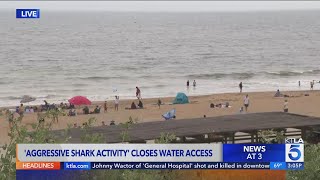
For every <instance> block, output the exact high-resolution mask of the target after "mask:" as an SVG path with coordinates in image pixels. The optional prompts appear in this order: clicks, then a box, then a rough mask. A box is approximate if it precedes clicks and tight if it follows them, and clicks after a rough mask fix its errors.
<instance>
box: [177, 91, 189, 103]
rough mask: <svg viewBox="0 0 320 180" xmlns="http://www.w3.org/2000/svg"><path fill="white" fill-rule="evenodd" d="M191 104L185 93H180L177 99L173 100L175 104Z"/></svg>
mask: <svg viewBox="0 0 320 180" xmlns="http://www.w3.org/2000/svg"><path fill="white" fill-rule="evenodd" d="M187 103H189V99H188V96H187V95H186V94H185V93H181V92H180V93H178V94H177V96H176V98H175V99H174V100H173V104H187Z"/></svg>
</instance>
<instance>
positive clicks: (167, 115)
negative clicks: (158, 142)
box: [162, 109, 176, 120]
mask: <svg viewBox="0 0 320 180" xmlns="http://www.w3.org/2000/svg"><path fill="white" fill-rule="evenodd" d="M162 117H163V118H164V119H165V120H170V119H173V118H175V117H176V109H172V110H170V111H168V112H166V113H164V114H163V115H162Z"/></svg>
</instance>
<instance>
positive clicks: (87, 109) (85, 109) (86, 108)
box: [82, 106, 90, 114]
mask: <svg viewBox="0 0 320 180" xmlns="http://www.w3.org/2000/svg"><path fill="white" fill-rule="evenodd" d="M82 111H83V114H90V112H89V108H88V106H86V107H84V108H83V109H82Z"/></svg>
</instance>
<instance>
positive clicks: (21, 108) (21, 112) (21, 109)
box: [19, 104, 24, 116]
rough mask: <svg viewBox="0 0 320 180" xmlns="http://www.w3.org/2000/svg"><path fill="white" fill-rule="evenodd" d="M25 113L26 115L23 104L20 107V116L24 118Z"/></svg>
mask: <svg viewBox="0 0 320 180" xmlns="http://www.w3.org/2000/svg"><path fill="white" fill-rule="evenodd" d="M23 113H24V109H23V104H20V107H19V115H20V116H23Z"/></svg>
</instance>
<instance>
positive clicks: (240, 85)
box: [239, 82, 242, 93]
mask: <svg viewBox="0 0 320 180" xmlns="http://www.w3.org/2000/svg"><path fill="white" fill-rule="evenodd" d="M239 89H240V93H242V82H240V84H239Z"/></svg>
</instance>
